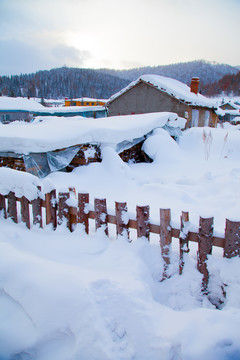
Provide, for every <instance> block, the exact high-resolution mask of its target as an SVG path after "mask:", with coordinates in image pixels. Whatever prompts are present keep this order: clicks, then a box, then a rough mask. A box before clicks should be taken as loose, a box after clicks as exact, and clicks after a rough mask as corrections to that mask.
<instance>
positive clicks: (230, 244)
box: [223, 219, 240, 258]
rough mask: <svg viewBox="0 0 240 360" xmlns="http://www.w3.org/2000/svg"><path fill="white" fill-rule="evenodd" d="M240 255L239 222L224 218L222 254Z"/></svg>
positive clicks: (230, 256) (229, 255)
mask: <svg viewBox="0 0 240 360" xmlns="http://www.w3.org/2000/svg"><path fill="white" fill-rule="evenodd" d="M239 255H240V222H239V221H230V220H228V219H226V227H225V244H224V252H223V256H224V257H226V258H232V257H234V256H239Z"/></svg>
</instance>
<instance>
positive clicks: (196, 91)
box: [190, 77, 199, 94]
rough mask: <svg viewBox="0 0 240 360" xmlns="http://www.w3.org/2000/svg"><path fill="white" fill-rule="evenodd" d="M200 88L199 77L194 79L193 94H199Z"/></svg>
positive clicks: (192, 82) (191, 89) (192, 83)
mask: <svg viewBox="0 0 240 360" xmlns="http://www.w3.org/2000/svg"><path fill="white" fill-rule="evenodd" d="M198 86H199V78H198V77H193V78H192V81H191V87H190V91H191V92H193V93H194V94H197V93H198Z"/></svg>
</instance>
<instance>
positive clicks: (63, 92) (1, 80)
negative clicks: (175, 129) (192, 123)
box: [0, 60, 240, 99]
mask: <svg viewBox="0 0 240 360" xmlns="http://www.w3.org/2000/svg"><path fill="white" fill-rule="evenodd" d="M143 74H156V75H162V76H167V77H171V78H173V79H176V80H179V81H181V82H183V83H185V84H187V85H190V83H191V78H192V77H193V76H198V77H199V79H200V91H201V92H202V94H204V95H208V96H214V95H218V94H221V93H223V92H224V93H225V94H227V95H228V94H233V95H239V93H240V92H239V89H240V82H239V81H240V80H239V78H240V72H239V69H237V68H234V67H232V66H230V65H226V64H216V63H209V62H206V61H202V60H199V61H192V62H187V63H178V64H171V65H165V66H155V67H144V68H137V69H131V70H111V69H99V70H93V69H79V68H68V67H62V68H58V69H52V70H43V71H38V72H36V73H33V74H21V75H14V76H0V96H1V95H2V96H12V97H15V96H22V97H39V98H43V99H44V98H45V99H62V98H65V97H68V98H70V99H71V98H80V97H93V98H99V99H108V98H109V97H110V96H111V95H113V94H114V93H116V92H118V91H119V90H121V89H122V88H124V87H125V86H127V85H128V84H129V83H130V81H132V80H136V79H137V78H138V77H139V76H141V75H143Z"/></svg>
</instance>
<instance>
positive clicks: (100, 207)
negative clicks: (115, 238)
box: [94, 199, 108, 235]
mask: <svg viewBox="0 0 240 360" xmlns="http://www.w3.org/2000/svg"><path fill="white" fill-rule="evenodd" d="M94 209H95V226H96V230H97V229H100V228H102V229H104V232H105V234H106V235H108V222H107V203H106V199H94Z"/></svg>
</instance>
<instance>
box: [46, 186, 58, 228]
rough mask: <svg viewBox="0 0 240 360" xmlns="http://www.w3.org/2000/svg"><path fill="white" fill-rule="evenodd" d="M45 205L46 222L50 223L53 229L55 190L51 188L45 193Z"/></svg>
mask: <svg viewBox="0 0 240 360" xmlns="http://www.w3.org/2000/svg"><path fill="white" fill-rule="evenodd" d="M45 206H46V224H47V225H48V224H52V226H53V229H54V230H55V229H56V227H57V202H56V190H52V191H51V192H50V193H47V194H46V195H45Z"/></svg>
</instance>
